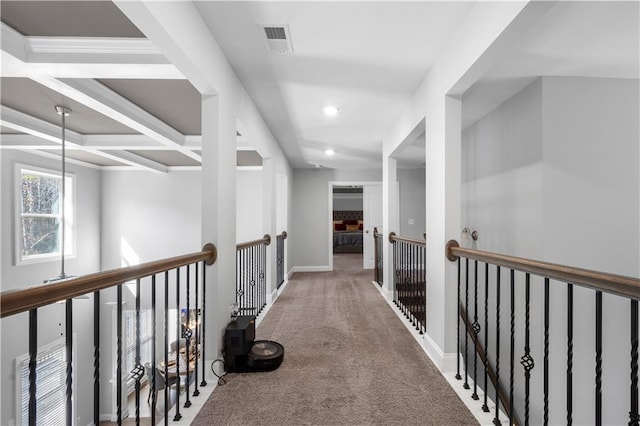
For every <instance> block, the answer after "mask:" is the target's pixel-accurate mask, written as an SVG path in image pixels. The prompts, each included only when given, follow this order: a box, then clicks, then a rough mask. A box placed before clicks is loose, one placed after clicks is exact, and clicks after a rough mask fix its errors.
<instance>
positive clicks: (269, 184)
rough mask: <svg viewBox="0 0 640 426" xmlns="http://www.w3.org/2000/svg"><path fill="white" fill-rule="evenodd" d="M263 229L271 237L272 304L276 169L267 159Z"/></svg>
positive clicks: (271, 290) (269, 285) (269, 288)
mask: <svg viewBox="0 0 640 426" xmlns="http://www.w3.org/2000/svg"><path fill="white" fill-rule="evenodd" d="M262 206H263V207H262V211H263V218H262V228H263V230H264V233H265V234H269V235H270V236H271V244H269V246H268V247H267V259H266V260H267V265H266V267H267V268H266V278H267V303H271V300H272V296H273V295H274V292H275V291H276V284H275V283H276V268H275V265H276V256H277V250H276V247H277V245H276V244H277V243H276V235H277V233H278V230H277V229H276V209H277V205H276V168H275V164H274V160H272V159H270V158H265V159H264V160H263V161H262Z"/></svg>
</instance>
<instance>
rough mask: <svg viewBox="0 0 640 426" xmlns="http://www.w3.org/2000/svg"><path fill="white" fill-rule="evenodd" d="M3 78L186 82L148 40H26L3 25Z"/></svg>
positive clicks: (43, 38)
mask: <svg viewBox="0 0 640 426" xmlns="http://www.w3.org/2000/svg"><path fill="white" fill-rule="evenodd" d="M0 39H1V46H2V62H3V63H2V76H3V77H27V78H30V77H31V76H34V75H47V76H51V77H56V78H147V79H184V78H185V77H184V75H183V74H182V73H181V72H180V71H178V69H177V68H176V67H175V66H174V65H173V64H171V63H170V62H169V61H168V60H167V58H166V57H165V56H164V55H163V54H162V53H161V52H160V50H158V49H157V48H156V47H155V46H154V45H153V43H152V42H151V41H150V40H148V39H143V38H112V37H25V36H23V35H22V34H20V33H18V32H17V31H15V30H14V29H13V28H11V27H9V26H8V25H6V24H4V23H0Z"/></svg>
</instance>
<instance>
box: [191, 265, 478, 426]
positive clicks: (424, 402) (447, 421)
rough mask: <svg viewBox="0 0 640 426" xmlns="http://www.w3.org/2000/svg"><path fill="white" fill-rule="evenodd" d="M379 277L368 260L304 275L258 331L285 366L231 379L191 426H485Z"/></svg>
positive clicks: (291, 285) (294, 281)
mask: <svg viewBox="0 0 640 426" xmlns="http://www.w3.org/2000/svg"><path fill="white" fill-rule="evenodd" d="M372 278H373V272H372V271H363V270H362V255H359V254H337V255H335V256H334V271H333V272H315V273H311V272H308V273H296V274H295V275H294V276H293V277H292V279H291V280H290V282H289V283H288V285H287V287H286V288H285V291H284V292H283V293H282V295H281V296H280V298H279V299H278V300H277V301H276V303H275V304H274V305H273V306H272V307H271V309H270V311H269V312H268V313H267V315H266V316H265V318H264V320H263V321H262V323H261V324H260V326H259V327H258V329H257V330H256V335H257V336H256V338H257V339H269V340H275V341H277V342H280V343H281V344H283V345H284V347H285V356H284V361H283V363H282V365H281V366H280V368H279V369H277V370H275V371H272V372H267V373H243V374H228V375H227V376H226V377H225V379H226V381H227V383H226V384H225V385H223V386H218V387H217V388H216V389H215V390H214V392H213V394H212V396H211V398H210V399H209V400H208V401H207V402H206V403H205V405H204V407H203V408H202V410H201V411H200V413H199V414H198V416H197V417H196V419H195V421H194V422H193V423H192V424H193V425H213V424H215V425H257V424H261V425H431V424H432V425H471V424H476V425H477V424H478V423H477V421H476V420H475V418H474V417H473V415H472V414H471V413H470V412H469V410H468V409H467V408H466V407H465V405H464V404H463V403H462V401H460V399H459V398H458V396H457V395H456V394H455V392H454V391H453V390H452V389H451V388H450V387H449V385H448V383H447V381H446V380H445V379H444V377H442V375H441V374H440V373H439V371H438V370H437V368H436V367H435V366H434V365H433V364H432V363H431V361H430V360H429V359H428V358H427V357H426V355H425V354H424V352H423V351H422V349H420V347H419V345H418V344H417V343H416V341H415V340H414V339H413V337H412V336H411V335H410V333H409V332H408V331H407V330H406V328H405V327H404V325H403V324H402V322H401V320H400V319H399V318H398V317H397V316H396V315H395V314H394V313H393V311H392V309H391V308H390V307H389V305H388V304H387V303H386V302H385V301H384V300H383V298H382V296H381V295H380V293H379V292H378V291H377V290H376V289H375V288H374V287H373V285H372V284H371V280H372Z"/></svg>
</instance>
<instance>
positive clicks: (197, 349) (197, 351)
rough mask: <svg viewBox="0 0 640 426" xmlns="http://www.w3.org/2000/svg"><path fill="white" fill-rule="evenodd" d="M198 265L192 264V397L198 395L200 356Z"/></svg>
mask: <svg viewBox="0 0 640 426" xmlns="http://www.w3.org/2000/svg"><path fill="white" fill-rule="evenodd" d="M198 266H199V265H198V264H197V263H195V264H194V269H195V273H196V277H195V278H196V285H195V292H196V300H195V303H194V304H195V310H196V329H195V330H194V335H195V337H196V341H195V361H194V369H193V370H194V374H195V376H194V379H193V388H194V389H193V396H198V395H200V391H199V390H198V357H199V356H200V346H201V345H200V334H199V331H200V330H199V329H200V305H199V299H198V287H199V285H200V281H199V280H198V275H199V274H198V270H199V267H198Z"/></svg>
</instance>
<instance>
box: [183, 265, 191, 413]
mask: <svg viewBox="0 0 640 426" xmlns="http://www.w3.org/2000/svg"><path fill="white" fill-rule="evenodd" d="M190 266H191V265H186V269H187V318H186V321H187V323H186V324H185V329H184V332H185V336H184V337H185V340H186V343H187V344H186V348H185V354H186V360H187V362H186V364H187V375H186V376H185V377H186V379H185V381H186V382H187V383H186V384H185V399H186V401H185V402H184V408H189V407H191V400H190V399H189V382H190V380H189V379H190V378H191V377H190V375H191V372H190V371H189V362H190V360H191V333H192V330H191V311H190V310H189V308H190V304H189V297H190V296H191V294H190V290H191V277H190V276H189V269H190Z"/></svg>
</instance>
